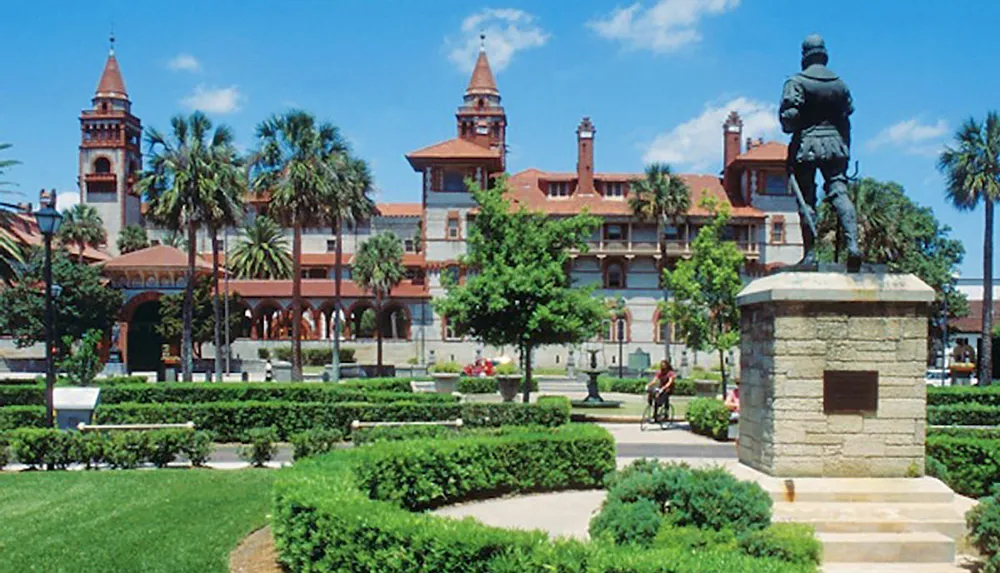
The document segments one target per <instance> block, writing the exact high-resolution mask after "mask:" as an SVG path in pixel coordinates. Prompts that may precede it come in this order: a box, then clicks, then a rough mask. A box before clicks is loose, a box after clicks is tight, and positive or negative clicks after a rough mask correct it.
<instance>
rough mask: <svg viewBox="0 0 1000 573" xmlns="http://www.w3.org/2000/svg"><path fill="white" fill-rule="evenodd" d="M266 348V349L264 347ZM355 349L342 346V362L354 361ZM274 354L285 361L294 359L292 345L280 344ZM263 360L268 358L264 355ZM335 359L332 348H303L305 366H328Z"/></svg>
mask: <svg viewBox="0 0 1000 573" xmlns="http://www.w3.org/2000/svg"><path fill="white" fill-rule="evenodd" d="M264 350H266V349H264ZM354 354H355V351H354V349H353V348H341V349H340V362H341V364H344V363H348V362H354V361H355V360H354ZM273 356H274V357H275V358H277V359H278V360H281V361H283V362H290V361H291V360H292V347H291V346H279V347H278V348H275V349H274V354H273ZM261 359H262V360H266V357H262V358H261ZM332 361H333V349H332V348H303V349H302V364H303V365H305V366H326V365H327V364H330V363H331V362H332Z"/></svg>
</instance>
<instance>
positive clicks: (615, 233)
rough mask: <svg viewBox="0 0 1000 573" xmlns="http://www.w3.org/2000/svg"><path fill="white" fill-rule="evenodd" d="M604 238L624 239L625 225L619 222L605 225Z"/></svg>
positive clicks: (611, 239)
mask: <svg viewBox="0 0 1000 573" xmlns="http://www.w3.org/2000/svg"><path fill="white" fill-rule="evenodd" d="M604 238H605V240H608V241H624V240H625V225H622V224H619V223H609V224H607V225H604Z"/></svg>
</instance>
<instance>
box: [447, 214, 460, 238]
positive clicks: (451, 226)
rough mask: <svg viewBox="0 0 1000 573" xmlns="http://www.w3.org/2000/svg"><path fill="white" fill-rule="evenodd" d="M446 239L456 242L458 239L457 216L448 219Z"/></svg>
mask: <svg viewBox="0 0 1000 573" xmlns="http://www.w3.org/2000/svg"><path fill="white" fill-rule="evenodd" d="M447 237H448V239H450V240H452V241H457V240H458V239H459V223H458V215H454V216H449V217H448V235H447Z"/></svg>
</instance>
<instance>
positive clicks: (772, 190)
mask: <svg viewBox="0 0 1000 573" xmlns="http://www.w3.org/2000/svg"><path fill="white" fill-rule="evenodd" d="M763 193H764V195H788V177H787V176H786V175H784V174H783V173H768V174H766V176H765V177H764V191H763Z"/></svg>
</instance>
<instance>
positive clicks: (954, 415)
mask: <svg viewBox="0 0 1000 573" xmlns="http://www.w3.org/2000/svg"><path fill="white" fill-rule="evenodd" d="M927 423H928V424H930V425H940V426H996V425H1000V406H990V405H987V404H981V403H960V404H949V405H947V406H928V407H927Z"/></svg>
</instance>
